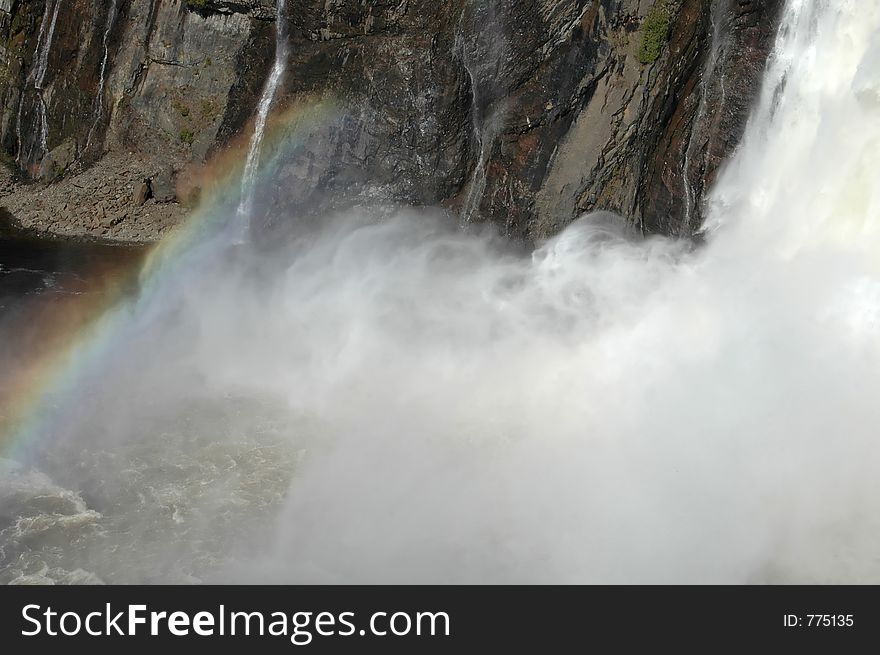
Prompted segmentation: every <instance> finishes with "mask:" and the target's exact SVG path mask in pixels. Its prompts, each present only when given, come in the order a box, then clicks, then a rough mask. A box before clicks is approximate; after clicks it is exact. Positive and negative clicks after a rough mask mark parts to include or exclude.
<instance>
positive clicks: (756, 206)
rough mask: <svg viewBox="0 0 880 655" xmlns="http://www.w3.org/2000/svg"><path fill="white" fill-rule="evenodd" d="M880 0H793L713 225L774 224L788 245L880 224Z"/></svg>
mask: <svg viewBox="0 0 880 655" xmlns="http://www.w3.org/2000/svg"><path fill="white" fill-rule="evenodd" d="M878 28H880V7H878V5H877V3H863V2H857V1H856V0H834V1H833V2H832V1H830V0H789V2H788V3H787V5H786V7H785V10H784V13H783V16H782V23H781V26H780V31H779V35H778V37H777V43H776V47H775V49H774V52H773V53H772V54H771V57H770V60H769V61H768V64H767V72H766V74H765V79H764V82H763V86H762V90H761V94H760V97H759V102H758V105H757V107H756V108H755V110H754V111H753V114H752V116H751V118H750V120H749V123H748V126H747V128H746V133H745V135H744V138H743V141H742V144H741V146H740V148H739V150H738V152H737V154H736V156H735V157H734V158H733V160H732V161H731V162H730V164H729V165H728V166H727V167H726V169H725V170H724V171H723V172H722V174H721V176H720V177H719V180H718V183H717V185H716V187H715V189H714V190H713V191H712V192H711V193H710V196H709V215H708V218H707V224H706V229H707V230H708V231H710V232H711V231H714V230H717V229H719V228H720V227H721V226H723V225H729V224H736V225H737V226H738V227H739V229H740V230H749V231H750V233H749V238H751V239H756V240H757V239H760V238H761V236H763V235H764V233H767V232H769V233H770V234H771V235H772V237H773V238H774V239H775V240H777V241H778V242H779V243H778V245H779V247H781V248H784V249H785V250H786V252H789V253H790V252H794V251H796V250H797V249H798V248H800V247H801V246H803V245H804V244H806V243H814V244H815V243H820V242H822V240H823V239H825V238H827V237H828V236H829V235H834V238H835V239H839V238H841V237H842V236H843V235H844V234H848V235H850V236H852V235H854V234H857V233H860V232H862V231H864V234H863V237H862V238H864V237H867V236H868V235H869V234H870V235H874V238H876V233H877V232H878V230H880V225H878V223H880V216H878V214H877V212H878V211H880V193H878V190H880V178H878V171H880V161H878V154H877V153H878V150H880V148H878V144H880V113H878V110H880V29H878Z"/></svg>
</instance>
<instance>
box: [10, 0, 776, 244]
mask: <svg viewBox="0 0 880 655" xmlns="http://www.w3.org/2000/svg"><path fill="white" fill-rule="evenodd" d="M781 4H782V0H657V1H656V2H655V1H654V0H450V2H442V3H441V2H436V0H287V3H286V7H285V11H284V13H283V15H282V18H281V19H282V20H284V21H286V22H287V26H288V33H289V35H290V37H289V38H290V43H289V48H288V51H287V52H288V60H287V62H286V74H285V77H284V86H283V88H282V90H281V93H280V95H279V97H278V99H277V101H276V103H275V108H276V110H277V111H283V110H284V108H285V107H286V106H292V105H295V104H296V103H303V102H315V101H320V100H324V101H328V102H331V101H332V104H333V106H334V108H335V109H334V111H333V112H332V115H328V116H326V117H325V119H324V120H322V121H321V124H320V125H318V126H316V127H314V128H313V129H311V130H310V131H309V133H308V134H307V135H306V136H305V137H304V138H303V139H302V143H301V144H300V145H299V146H298V147H297V148H296V149H295V150H293V151H291V152H290V153H288V154H287V155H285V158H284V159H283V160H282V162H281V166H280V168H279V169H278V171H277V174H276V175H274V176H273V180H272V183H271V184H270V185H269V187H268V188H266V189H265V193H264V194H261V197H265V198H270V199H274V200H275V201H276V202H275V203H264V205H265V206H264V207H263V208H262V209H263V210H265V211H268V212H269V215H270V216H272V217H273V220H274V222H275V223H278V222H279V221H282V222H283V221H286V220H290V216H289V213H288V214H287V215H285V216H280V215H279V214H278V212H277V211H276V212H274V213H273V212H272V211H271V207H272V206H276V207H280V206H284V207H288V208H289V207H295V208H297V211H298V213H301V214H306V213H309V212H311V213H314V214H317V213H319V212H320V211H323V210H324V209H326V207H327V206H328V205H340V204H347V203H352V202H365V201H367V202H376V201H382V200H386V199H387V200H392V201H397V202H405V203H412V204H426V205H441V206H445V207H448V208H450V209H453V210H455V211H457V212H459V214H460V215H461V216H462V217H463V219H464V220H468V221H480V220H491V221H495V222H497V223H499V224H500V225H502V226H503V229H504V230H506V231H507V232H508V233H509V234H510V235H512V236H515V237H520V238H525V239H529V240H536V239H541V238H544V237H547V236H549V235H551V234H552V233H554V232H556V231H558V230H559V229H561V228H562V227H563V226H564V225H565V224H566V223H567V222H569V221H571V220H572V219H573V218H575V217H576V216H577V215H578V214H579V213H581V212H583V211H586V210H590V209H596V208H604V209H610V210H613V211H616V212H619V213H621V214H623V215H625V216H627V217H628V218H629V219H630V220H632V221H633V222H635V223H636V224H637V225H639V226H640V227H641V228H642V229H644V230H645V231H647V232H659V233H667V234H676V235H690V234H693V233H694V232H695V230H697V229H698V227H699V225H700V200H701V197H702V194H703V192H704V191H705V189H706V188H707V186H708V185H709V184H710V183H711V181H712V179H713V178H714V175H715V172H716V170H717V169H718V166H719V165H720V163H721V162H722V161H723V160H724V158H725V157H726V156H727V155H728V154H729V153H730V152H731V150H732V149H733V148H734V147H735V146H736V144H737V142H738V140H739V138H740V136H741V134H742V131H743V127H744V122H745V119H746V116H747V113H748V108H749V104H750V102H751V99H752V97H753V96H754V95H755V92H756V89H757V84H758V80H759V78H760V73H761V70H762V68H763V65H764V60H765V58H766V56H767V54H768V50H769V47H770V45H771V43H772V36H773V34H774V32H775V21H776V18H777V16H778V14H779V10H780V5H781ZM275 19H276V3H275V0H196V1H194V0H0V37H2V39H0V146H2V151H3V153H4V157H5V159H6V161H7V163H8V164H9V165H10V166H12V167H13V168H14V169H15V170H17V171H19V172H20V174H21V175H22V177H23V178H25V179H28V180H39V182H38V183H37V184H39V185H40V186H39V187H36V188H39V189H40V190H41V191H40V195H39V197H40V202H44V203H45V202H48V203H49V205H51V204H52V202H53V201H51V198H53V197H54V196H53V194H55V195H58V196H59V202H60V201H61V199H63V200H64V202H65V204H66V205H67V207H66V209H63V210H62V208H61V207H55V208H53V207H46V208H44V209H42V210H40V209H38V208H35V204H34V203H33V202H30V201H29V200H28V199H29V198H30V199H31V200H32V199H33V194H34V190H33V189H34V187H33V185H30V186H22V185H17V184H11V183H9V184H7V185H6V190H5V193H6V195H7V199H6V201H5V202H6V204H7V205H9V206H10V208H11V209H12V210H13V212H14V213H16V214H18V215H19V216H20V217H21V218H22V220H25V221H30V222H31V223H40V222H41V221H43V222H44V223H46V224H47V226H48V227H50V228H54V229H59V228H60V227H63V226H61V225H58V224H56V223H65V222H66V223H67V224H69V225H72V226H73V227H71V228H70V229H71V230H73V231H79V232H91V233H103V234H107V235H110V236H128V237H132V236H134V237H137V238H149V237H150V236H155V230H152V228H150V227H147V226H149V225H150V221H155V220H157V219H156V217H157V216H159V217H160V218H161V220H160V221H159V222H160V223H162V224H163V225H164V224H168V223H173V222H174V221H176V220H179V218H180V215H181V213H182V212H180V211H179V210H178V209H177V204H176V203H180V202H185V201H187V200H188V198H187V197H185V196H186V195H187V193H188V192H187V193H185V192H184V191H182V189H185V188H186V189H189V188H192V184H189V185H187V184H181V183H180V182H181V181H182V180H184V179H185V178H186V177H187V175H188V171H190V170H191V169H192V167H193V166H195V165H198V164H200V163H201V162H204V161H205V160H206V159H210V158H211V157H213V156H215V155H218V154H220V153H222V152H223V151H225V150H228V149H233V148H236V147H238V148H240V146H241V144H240V139H239V140H236V138H235V137H236V135H238V134H240V133H242V132H247V130H248V129H249V124H250V121H251V119H252V117H253V115H254V113H255V107H256V105H257V102H258V100H259V97H260V93H261V90H262V88H263V85H264V83H265V80H266V78H267V76H268V75H269V70H270V68H271V66H272V60H273V57H274V46H275V40H274V34H275V24H274V21H275ZM46 183H52V186H51V187H49V188H48V189H45V188H44V187H43V186H42V185H45V184H46ZM145 184H146V185H147V186H146V187H144V185H145ZM0 186H2V185H0ZM0 191H2V189H0ZM151 196H152V197H151ZM71 198H75V199H80V200H76V201H73V202H72V201H71ZM47 199H48V200H47ZM98 203H104V204H103V205H100V207H99V206H98ZM96 207H98V208H97V209H96ZM41 212H42V213H41ZM138 225H140V226H142V228H143V229H141V228H137V226H138Z"/></svg>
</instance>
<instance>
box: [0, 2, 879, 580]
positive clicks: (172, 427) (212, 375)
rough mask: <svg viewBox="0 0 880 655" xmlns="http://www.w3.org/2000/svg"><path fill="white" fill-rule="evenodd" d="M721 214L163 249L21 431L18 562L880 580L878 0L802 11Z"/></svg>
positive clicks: (204, 570) (332, 226)
mask: <svg viewBox="0 0 880 655" xmlns="http://www.w3.org/2000/svg"><path fill="white" fill-rule="evenodd" d="M708 202H709V206H708V214H709V217H708V220H707V224H706V225H707V229H706V235H705V236H706V238H705V243H702V244H700V245H699V246H693V245H691V244H689V243H684V242H677V241H671V240H664V239H660V238H648V239H643V238H639V237H637V236H636V235H633V234H632V233H631V232H630V231H629V230H628V229H627V228H626V227H625V223H624V222H623V221H622V220H621V219H618V218H616V217H613V216H610V215H605V214H599V215H590V216H586V217H584V218H582V219H580V220H579V221H578V222H576V223H575V224H573V225H572V226H571V227H569V228H568V229H567V230H566V231H565V232H564V233H562V234H561V235H560V236H558V237H556V238H555V239H553V240H551V241H549V242H547V243H545V244H541V245H539V247H538V248H537V249H535V250H534V251H533V252H529V253H523V252H522V251H521V250H517V249H515V248H513V247H512V246H511V245H510V244H508V243H506V242H505V241H504V240H503V239H501V238H498V237H496V236H495V235H493V234H492V233H490V232H479V231H478V230H476V229H473V230H469V231H466V232H463V231H461V230H459V229H458V227H457V223H458V222H457V221H456V220H451V219H450V217H449V216H447V215H445V214H443V213H436V214H434V213H431V212H427V211H421V212H416V211H414V210H401V211H400V212H398V213H397V214H396V215H395V216H393V217H391V218H388V217H383V218H382V219H381V220H379V219H378V218H376V217H373V216H371V215H370V213H369V212H366V211H358V212H350V213H348V214H345V215H339V216H328V217H326V219H325V221H323V224H322V227H321V228H320V230H315V229H309V230H305V229H304V230H302V231H301V232H299V233H297V235H296V236H295V238H291V239H290V241H289V242H287V243H285V244H275V247H274V248H273V249H272V250H271V252H265V251H263V252H257V250H256V246H250V245H244V246H242V245H238V246H235V245H231V244H228V243H225V242H224V241H223V240H222V239H219V238H218V239H206V240H204V241H203V242H201V243H200V244H199V245H198V246H197V247H195V248H192V249H190V250H189V251H187V252H186V253H185V254H183V255H179V256H178V258H177V259H176V260H175V261H167V260H162V259H158V260H153V261H150V262H149V263H148V264H147V265H146V266H145V267H144V268H143V270H142V272H141V273H140V274H139V276H137V278H136V279H135V280H133V281H132V282H131V288H126V289H125V290H124V291H123V292H122V294H121V300H117V301H115V302H114V303H113V304H112V305H111V306H110V309H107V310H105V311H104V313H103V314H102V318H101V319H100V321H101V322H100V325H99V326H98V328H100V329H95V330H93V335H92V336H91V337H90V339H89V340H88V341H87V342H86V343H84V344H80V345H79V346H78V347H77V349H76V350H75V351H73V352H72V353H71V354H70V355H69V356H68V357H67V359H66V360H65V363H64V369H63V370H64V373H63V375H60V378H55V379H56V382H55V383H54V384H53V385H50V386H49V387H47V388H42V389H41V390H40V392H39V393H36V394H33V393H32V394H29V395H28V397H29V398H31V399H33V398H36V399H37V401H36V402H34V403H33V407H32V408H31V409H29V410H28V412H26V413H24V418H22V419H19V420H17V421H16V424H15V427H14V430H12V429H10V430H8V432H9V434H8V435H7V444H9V445H7V446H6V450H5V452H6V455H5V459H4V460H3V467H4V468H3V471H2V477H0V580H2V581H4V582H17V583H35V582H36V583H42V582H84V581H88V582H108V583H112V582H165V581H172V582H181V581H182V582H199V581H207V582H213V581H245V580H247V581H271V582H369V581H375V582H401V581H405V582H476V583H480V582H652V583H653V582H733V583H742V582H798V583H801V582H878V581H880V560H878V558H877V544H878V540H880V477H878V476H877V470H878V467H880V440H878V438H877V431H876V426H877V425H878V424H880V403H877V401H876V391H877V389H878V388H880V6H878V5H876V3H866V2H861V1H859V2H856V1H855V0H833V1H832V0H789V2H788V3H787V6H786V9H785V14H784V16H783V20H782V27H781V29H780V33H779V36H778V39H777V44H776V48H775V51H774V53H773V55H772V57H771V59H770V62H769V64H768V68H767V72H766V75H765V81H764V88H763V91H762V95H761V98H760V101H759V103H758V105H757V106H756V108H755V110H754V113H753V116H752V119H751V121H750V124H749V127H748V131H747V134H746V136H745V139H744V141H743V143H742V145H741V147H740V149H739V151H738V152H737V153H736V155H735V157H734V158H733V160H732V161H731V162H729V164H728V166H727V167H726V168H725V170H724V171H723V173H722V174H721V176H720V178H719V181H718V183H717V185H716V188H715V189H714V190H712V191H711V193H710V194H709V201H708ZM232 211H234V208H233V209H232ZM472 227H473V226H472ZM111 277H112V276H111ZM106 278H107V275H105V274H102V276H101V279H106ZM99 293H100V292H99ZM4 302H6V301H4ZM13 305H16V303H13ZM8 306H11V305H8ZM16 306H17V305H16ZM4 311H6V309H4ZM51 318H52V320H53V321H54V323H53V324H59V321H62V322H63V320H64V315H63V314H59V313H58V312H57V311H56V313H55V314H53V315H52V316H51ZM13 323H14V325H15V328H16V329H15V330H14V331H13V330H12V329H11V328H10V327H9V326H10V325H12V324H13ZM42 324H43V322H41V321H39V320H37V319H34V320H28V321H27V322H26V323H22V321H21V320H18V321H11V320H10V321H9V322H7V323H5V324H4V325H5V326H6V327H5V329H6V331H7V332H8V333H9V334H10V335H12V336H11V337H10V338H12V337H13V336H14V335H15V334H20V333H22V331H23V332H24V333H28V331H29V330H28V329H24V328H23V327H22V326H23V325H26V326H27V327H28V328H33V329H37V328H36V327H34V326H39V325H42ZM33 350H34V348H33V345H32V344H31V345H30V346H28V347H23V348H21V349H17V350H16V352H15V353H14V357H15V361H16V366H15V367H12V368H15V369H19V368H21V367H22V366H23V364H21V362H22V360H24V361H26V360H27V357H26V356H25V355H23V354H22V353H32V352H33ZM4 356H5V357H7V358H8V357H11V356H12V355H10V353H9V352H8V349H7V351H4ZM58 379H60V380H61V381H60V382H59V381H57V380H58ZM9 380H12V381H11V382H9ZM7 382H9V384H12V383H13V382H16V380H14V379H12V378H7ZM20 402H21V401H17V402H16V403H7V404H6V407H13V406H14V405H16V404H20Z"/></svg>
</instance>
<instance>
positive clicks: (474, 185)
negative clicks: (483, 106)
mask: <svg viewBox="0 0 880 655" xmlns="http://www.w3.org/2000/svg"><path fill="white" fill-rule="evenodd" d="M463 20H464V12H462V15H461V19H460V20H459V26H458V30H457V32H456V35H455V49H456V50H457V52H458V54H459V57H460V58H461V63H462V66H464V70H465V72H466V73H467V75H468V79H469V81H470V88H471V130H472V132H473V135H474V138H475V139H476V141H477V144H478V146H479V153H480V154H479V159H478V160H477V163H476V165H475V166H474V171H473V174H472V176H471V181H470V184H469V185H468V194H467V197H466V198H465V202H464V205H462V210H461V218H462V221H463V222H465V223H469V222H470V220H471V217H472V216H473V214H474V212H475V211H477V209H478V208H479V204H480V200H481V198H482V197H483V192H484V191H485V189H486V141H487V139H486V138H485V136H484V135H483V123H482V116H481V112H480V97H479V88H478V86H477V78H476V76H475V75H474V71H473V64H472V63H471V61H470V57H469V56H468V52H467V46H466V44H465V40H464V36H463V34H462V21H463Z"/></svg>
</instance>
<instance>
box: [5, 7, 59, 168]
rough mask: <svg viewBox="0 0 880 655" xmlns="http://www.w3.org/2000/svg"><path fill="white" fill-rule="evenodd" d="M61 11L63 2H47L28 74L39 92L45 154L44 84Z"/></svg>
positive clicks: (20, 106) (20, 140) (39, 120)
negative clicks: (34, 57)
mask: <svg viewBox="0 0 880 655" xmlns="http://www.w3.org/2000/svg"><path fill="white" fill-rule="evenodd" d="M60 9H61V0H56V2H55V3H54V5H53V4H52V3H51V2H50V1H47V2H46V5H45V9H44V11H43V19H42V21H40V31H39V34H38V36H37V45H36V48H35V49H34V53H35V56H36V59H35V61H34V65H33V68H32V69H31V72H30V73H29V74H28V77H27V82H26V84H25V88H27V86H33V88H34V90H35V91H36V92H37V98H38V103H37V123H38V128H39V130H40V132H39V134H40V147H41V148H42V153H43V154H45V153H46V150H47V149H48V144H47V139H48V136H49V118H48V116H47V107H46V101H45V98H44V97H43V84H44V82H45V80H46V71H47V70H48V68H49V52H50V51H51V49H52V39H53V38H54V36H55V25H56V24H57V22H58V12H59V10H60ZM24 91H25V89H22V93H21V98H20V100H19V103H18V121H17V124H16V136H17V140H18V154H17V156H16V161H17V162H20V161H21V157H22V154H23V149H24V139H23V135H22V131H21V121H22V112H23V106H24Z"/></svg>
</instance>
